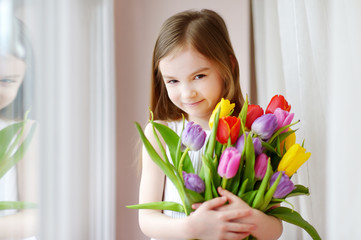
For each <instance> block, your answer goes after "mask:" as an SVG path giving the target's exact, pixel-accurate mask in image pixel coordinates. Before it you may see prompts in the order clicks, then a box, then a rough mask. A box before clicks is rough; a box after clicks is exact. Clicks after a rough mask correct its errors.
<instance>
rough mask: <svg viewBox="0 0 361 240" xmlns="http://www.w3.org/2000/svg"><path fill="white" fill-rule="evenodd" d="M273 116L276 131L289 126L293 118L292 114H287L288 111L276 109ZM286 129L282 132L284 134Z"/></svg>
mask: <svg viewBox="0 0 361 240" xmlns="http://www.w3.org/2000/svg"><path fill="white" fill-rule="evenodd" d="M274 115H275V116H276V118H277V123H278V125H277V128H276V131H277V130H278V129H280V128H282V127H284V126H286V125H289V124H290V123H291V122H292V120H293V117H294V115H295V114H294V113H289V112H288V111H286V110H282V109H281V108H277V109H276V110H275V112H274ZM286 131H287V129H285V130H284V132H286Z"/></svg>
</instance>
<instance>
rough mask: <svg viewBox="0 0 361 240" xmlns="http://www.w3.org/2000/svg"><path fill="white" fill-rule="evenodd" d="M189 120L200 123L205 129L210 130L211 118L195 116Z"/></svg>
mask: <svg viewBox="0 0 361 240" xmlns="http://www.w3.org/2000/svg"><path fill="white" fill-rule="evenodd" d="M188 121H189V122H192V121H193V122H194V123H196V124H199V125H200V126H201V127H202V128H203V130H210V128H209V118H195V117H188Z"/></svg>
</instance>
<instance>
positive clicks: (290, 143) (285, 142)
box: [280, 132, 296, 155]
mask: <svg viewBox="0 0 361 240" xmlns="http://www.w3.org/2000/svg"><path fill="white" fill-rule="evenodd" d="M295 143H296V133H295V132H293V133H292V134H290V135H289V136H288V137H287V138H286V139H285V140H283V141H282V142H281V149H280V150H281V155H283V148H286V152H287V150H288V149H290V148H291V147H292V146H293V145H294V144H295Z"/></svg>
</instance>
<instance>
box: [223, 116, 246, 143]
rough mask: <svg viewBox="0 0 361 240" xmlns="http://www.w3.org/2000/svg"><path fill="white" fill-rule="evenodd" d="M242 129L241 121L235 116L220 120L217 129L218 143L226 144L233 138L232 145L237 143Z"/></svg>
mask: <svg viewBox="0 0 361 240" xmlns="http://www.w3.org/2000/svg"><path fill="white" fill-rule="evenodd" d="M240 129H241V120H240V119H239V118H237V117H234V116H226V117H222V118H220V119H219V122H218V129H217V141H218V142H220V143H221V144H226V143H227V142H228V139H229V138H231V144H234V143H235V142H236V141H237V138H238V136H239V131H240Z"/></svg>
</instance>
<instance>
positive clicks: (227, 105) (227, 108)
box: [209, 98, 235, 128]
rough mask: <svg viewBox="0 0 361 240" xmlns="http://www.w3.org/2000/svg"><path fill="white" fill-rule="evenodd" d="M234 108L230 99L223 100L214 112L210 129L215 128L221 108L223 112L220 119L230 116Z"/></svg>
mask: <svg viewBox="0 0 361 240" xmlns="http://www.w3.org/2000/svg"><path fill="white" fill-rule="evenodd" d="M234 106H235V104H234V103H231V102H230V101H229V100H228V99H224V98H222V100H221V101H220V102H219V103H218V104H217V106H216V107H215V108H214V110H213V112H212V116H211V118H210V119H209V127H210V128H212V127H213V123H214V118H215V117H216V114H217V112H218V109H219V107H221V112H220V115H219V118H221V117H225V116H228V115H229V114H230V113H231V111H232V110H233V108H234Z"/></svg>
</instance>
